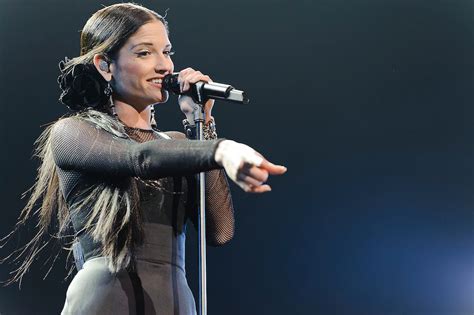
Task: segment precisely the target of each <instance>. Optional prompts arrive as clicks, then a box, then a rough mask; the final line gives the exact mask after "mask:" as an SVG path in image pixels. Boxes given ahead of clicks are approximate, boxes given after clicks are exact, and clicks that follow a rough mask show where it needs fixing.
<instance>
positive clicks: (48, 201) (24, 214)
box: [4, 3, 167, 284]
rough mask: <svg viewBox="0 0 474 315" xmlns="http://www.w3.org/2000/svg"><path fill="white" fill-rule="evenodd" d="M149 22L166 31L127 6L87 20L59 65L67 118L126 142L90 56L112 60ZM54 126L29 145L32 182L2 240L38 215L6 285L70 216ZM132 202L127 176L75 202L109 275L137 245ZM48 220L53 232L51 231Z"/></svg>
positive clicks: (137, 218) (138, 228)
mask: <svg viewBox="0 0 474 315" xmlns="http://www.w3.org/2000/svg"><path fill="white" fill-rule="evenodd" d="M153 20H159V21H161V22H162V23H163V24H164V25H165V27H167V23H166V21H165V19H164V17H162V16H161V15H159V14H158V13H156V12H154V11H152V10H149V9H147V8H144V7H142V6H140V5H137V4H133V3H121V4H115V5H111V6H108V7H105V8H103V9H101V10H99V11H97V12H96V13H94V14H93V15H92V16H91V18H89V20H88V21H87V23H86V24H85V26H84V29H83V30H82V32H81V52H80V56H78V57H76V58H73V59H66V60H65V61H62V62H60V70H61V74H60V76H59V78H58V83H59V85H60V88H61V90H62V93H61V96H60V101H61V102H62V103H63V104H65V105H67V106H68V107H69V109H71V110H72V111H73V113H72V115H74V116H75V117H76V118H77V119H83V120H87V121H90V122H92V123H94V124H95V125H96V126H97V127H99V128H102V129H104V130H106V131H108V132H110V133H112V134H114V135H115V136H118V137H122V138H128V136H127V134H126V133H125V131H124V128H123V125H122V124H121V123H120V122H119V121H118V120H117V119H116V118H115V117H113V115H111V113H109V111H108V106H106V105H107V104H108V96H107V95H105V93H104V88H105V86H106V82H105V80H104V79H103V78H102V76H101V75H100V74H99V73H98V71H97V70H96V68H95V67H94V65H93V58H94V55H95V54H100V55H102V56H103V57H104V58H109V59H110V60H114V59H115V58H116V57H117V52H118V50H119V49H120V48H121V47H122V46H123V45H124V43H125V42H126V41H127V39H128V38H129V37H130V36H131V35H133V34H134V33H135V32H136V31H137V30H138V29H139V28H140V27H141V26H142V25H144V24H146V23H148V22H151V21H153ZM54 126H55V124H51V125H50V126H48V127H47V128H46V129H45V130H44V131H43V133H42V134H41V135H40V137H39V138H38V140H37V141H36V143H35V146H36V151H35V155H36V156H37V157H38V158H39V159H40V167H39V168H38V174H37V177H36V181H35V183H34V185H33V186H32V187H31V189H30V190H29V191H28V192H29V193H30V197H29V200H28V202H27V204H26V206H25V207H24V208H23V210H22V211H21V214H20V217H19V219H18V222H17V224H16V225H15V228H14V230H13V231H12V233H10V234H9V235H8V236H7V237H6V238H4V240H5V239H6V240H8V239H9V237H10V236H11V235H12V234H13V233H14V232H15V231H17V230H18V228H19V227H20V226H22V225H24V224H25V223H26V222H27V220H28V219H29V218H32V217H34V216H35V214H36V215H37V216H38V223H37V227H38V231H37V233H36V235H35V236H34V237H33V239H31V241H29V242H28V243H27V244H26V245H24V246H23V247H21V248H19V249H17V250H15V251H14V252H13V253H12V254H11V255H9V256H8V257H7V258H6V259H9V258H12V260H13V261H14V262H17V263H19V264H20V266H19V267H18V268H17V269H16V270H14V271H13V276H12V277H11V278H10V279H9V280H8V281H7V282H6V283H7V284H10V283H13V282H17V281H18V282H20V283H21V279H22V277H23V276H24V275H25V274H26V272H27V271H28V269H29V267H30V266H31V264H32V263H33V261H34V260H35V258H36V257H37V255H38V254H39V253H40V252H41V250H42V249H43V248H44V247H45V244H47V243H48V242H49V241H50V240H51V239H52V238H58V239H60V238H61V237H62V236H64V235H65V234H67V231H68V229H69V227H70V215H71V214H70V213H69V209H68V207H67V205H66V202H65V200H64V197H63V195H62V193H61V190H60V188H59V178H58V174H57V171H56V165H55V164H54V159H53V155H52V146H51V132H52V130H53V129H54ZM40 200H41V202H40ZM39 202H40V204H39V206H38V207H36V206H37V204H38V203H39ZM138 202H139V201H138V191H137V189H136V182H135V180H134V179H133V178H130V179H128V180H126V182H121V183H115V184H114V183H103V182H99V183H97V184H96V185H95V186H94V187H92V189H91V190H90V191H88V196H87V198H85V199H84V200H83V201H82V202H81V205H82V206H87V207H89V208H90V209H92V211H91V213H90V215H89V218H88V220H87V224H86V226H85V228H86V230H87V231H88V232H89V233H90V235H91V236H92V237H93V239H94V240H95V241H97V242H100V243H101V244H102V255H104V256H107V257H109V258H111V259H109V260H108V261H109V269H110V270H111V271H112V272H117V271H119V270H120V269H123V268H125V267H126V266H128V264H129V263H130V260H131V258H132V256H133V249H134V248H135V247H136V246H137V245H139V244H140V242H141V241H142V238H143V230H142V221H141V214H140V212H139V210H138V209H139V207H138ZM36 208H38V209H37V210H36V211H34V210H35V209H36ZM53 222H54V225H55V227H54V230H55V232H54V233H51V225H53ZM45 239H47V240H45Z"/></svg>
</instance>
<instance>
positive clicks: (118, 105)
mask: <svg viewBox="0 0 474 315" xmlns="http://www.w3.org/2000/svg"><path fill="white" fill-rule="evenodd" d="M114 104H115V112H116V113H117V116H118V118H119V119H120V121H122V123H124V124H125V125H126V126H128V127H132V128H140V129H152V128H151V105H149V106H146V107H145V108H142V109H138V108H135V107H133V106H132V105H129V104H126V103H124V102H122V101H119V100H115V101H114Z"/></svg>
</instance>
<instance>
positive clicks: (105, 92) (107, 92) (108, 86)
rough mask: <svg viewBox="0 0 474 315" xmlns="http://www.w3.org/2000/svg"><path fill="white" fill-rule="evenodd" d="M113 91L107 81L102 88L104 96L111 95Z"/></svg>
mask: <svg viewBox="0 0 474 315" xmlns="http://www.w3.org/2000/svg"><path fill="white" fill-rule="evenodd" d="M113 91H114V90H112V86H111V85H110V82H107V86H106V87H105V89H104V94H105V96H107V97H109V96H111V95H112V92H113Z"/></svg>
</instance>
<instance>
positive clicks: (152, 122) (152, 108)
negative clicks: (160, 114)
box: [150, 105, 156, 128]
mask: <svg viewBox="0 0 474 315" xmlns="http://www.w3.org/2000/svg"><path fill="white" fill-rule="evenodd" d="M150 122H151V126H152V127H153V128H156V120H155V106H154V105H151V118H150Z"/></svg>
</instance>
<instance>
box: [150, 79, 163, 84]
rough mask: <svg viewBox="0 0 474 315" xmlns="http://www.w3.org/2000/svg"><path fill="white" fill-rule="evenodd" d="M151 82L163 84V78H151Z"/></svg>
mask: <svg viewBox="0 0 474 315" xmlns="http://www.w3.org/2000/svg"><path fill="white" fill-rule="evenodd" d="M151 82H153V83H158V84H161V82H162V80H161V79H153V80H151Z"/></svg>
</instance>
